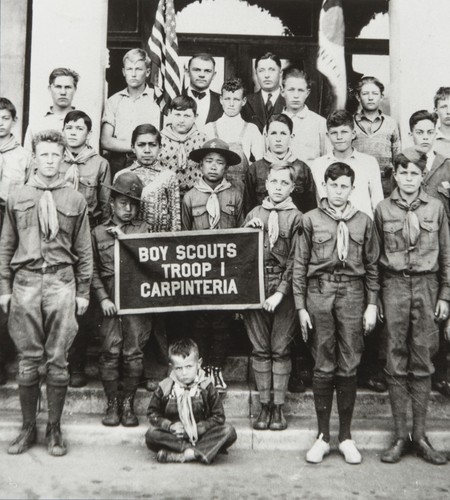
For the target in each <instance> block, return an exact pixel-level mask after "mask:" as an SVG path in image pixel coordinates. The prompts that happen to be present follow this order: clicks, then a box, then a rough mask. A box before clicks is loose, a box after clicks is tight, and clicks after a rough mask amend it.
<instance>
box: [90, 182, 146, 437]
mask: <svg viewBox="0 0 450 500" xmlns="http://www.w3.org/2000/svg"><path fill="white" fill-rule="evenodd" d="M108 189H110V191H111V209H112V215H111V217H110V218H109V219H108V220H107V221H106V222H104V223H103V224H100V225H99V226H97V227H96V228H95V229H94V230H93V231H92V248H93V252H94V274H93V279H92V290H93V292H94V293H95V295H96V296H97V299H98V301H99V303H100V308H101V310H102V313H103V316H104V317H103V322H102V325H101V327H100V333H101V336H102V339H103V343H102V348H101V354H100V363H99V368H100V378H101V379H102V382H103V387H104V389H105V393H106V398H107V407H106V413H105V416H104V417H103V419H102V423H103V425H107V426H116V425H119V424H120V423H121V424H122V425H123V426H125V427H134V426H136V425H138V424H139V421H138V418H137V417H136V414H135V412H134V396H135V394H136V389H137V386H138V384H139V381H140V377H141V375H142V372H143V354H142V349H143V347H144V345H145V343H146V342H147V340H148V339H149V337H150V333H151V329H152V316H151V315H148V314H130V315H124V316H117V309H116V306H115V304H114V302H113V300H114V243H115V236H116V235H117V234H118V233H124V234H134V233H147V232H149V227H148V225H147V223H146V222H143V221H138V220H136V216H137V214H138V211H139V203H140V199H141V194H142V189H143V184H142V182H141V180H140V179H139V177H138V176H137V175H136V174H135V173H133V172H123V173H122V174H121V175H119V176H117V178H116V180H115V181H114V184H113V185H112V186H111V187H109V186H108ZM121 357H122V359H123V375H124V378H123V398H122V400H121V401H119V387H118V386H119V360H120V358H121Z"/></svg>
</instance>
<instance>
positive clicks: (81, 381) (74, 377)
mask: <svg viewBox="0 0 450 500" xmlns="http://www.w3.org/2000/svg"><path fill="white" fill-rule="evenodd" d="M85 385H87V377H86V374H85V373H84V372H74V373H72V374H71V375H70V380H69V386H70V387H84V386H85Z"/></svg>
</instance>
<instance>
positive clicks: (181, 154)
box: [161, 123, 197, 170]
mask: <svg viewBox="0 0 450 500" xmlns="http://www.w3.org/2000/svg"><path fill="white" fill-rule="evenodd" d="M196 133H197V126H196V125H195V123H194V126H193V127H192V128H191V130H189V132H187V133H186V134H178V133H177V132H175V130H173V128H172V127H171V126H170V125H169V126H167V127H164V129H163V130H162V131H161V135H164V136H166V137H167V138H168V139H170V140H172V141H175V142H177V143H178V144H179V147H178V158H177V161H178V168H179V169H181V170H186V166H187V153H186V147H185V145H184V143H185V142H186V141H187V140H188V139H189V138H190V137H192V136H193V135H195V134H196Z"/></svg>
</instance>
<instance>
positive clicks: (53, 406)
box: [47, 382, 67, 424]
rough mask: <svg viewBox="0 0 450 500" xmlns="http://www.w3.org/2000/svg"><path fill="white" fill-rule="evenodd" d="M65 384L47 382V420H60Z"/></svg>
mask: <svg viewBox="0 0 450 500" xmlns="http://www.w3.org/2000/svg"><path fill="white" fill-rule="evenodd" d="M66 393H67V386H59V385H51V384H49V383H48V382H47V404H48V421H49V423H52V424H53V423H56V422H59V421H60V420H61V415H62V411H63V408H64V402H65V400H66Z"/></svg>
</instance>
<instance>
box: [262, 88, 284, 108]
mask: <svg viewBox="0 0 450 500" xmlns="http://www.w3.org/2000/svg"><path fill="white" fill-rule="evenodd" d="M269 94H272V97H271V98H270V100H271V101H272V104H273V105H274V106H275V102H276V100H277V99H278V96H279V95H280V87H278V88H277V89H275V90H272V91H271V92H267V90H263V89H261V95H262V98H263V101H264V105H266V104H267V100H268V99H269Z"/></svg>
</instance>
